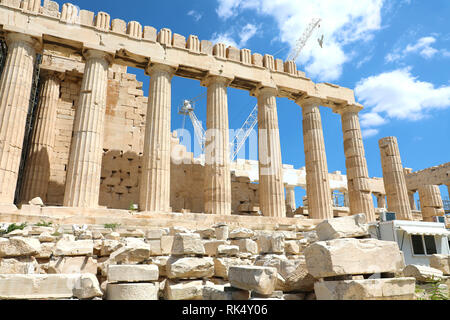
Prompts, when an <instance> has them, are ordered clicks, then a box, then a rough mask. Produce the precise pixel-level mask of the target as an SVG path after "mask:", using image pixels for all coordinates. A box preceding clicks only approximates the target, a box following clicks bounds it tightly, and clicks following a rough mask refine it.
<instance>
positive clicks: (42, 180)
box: [21, 71, 60, 203]
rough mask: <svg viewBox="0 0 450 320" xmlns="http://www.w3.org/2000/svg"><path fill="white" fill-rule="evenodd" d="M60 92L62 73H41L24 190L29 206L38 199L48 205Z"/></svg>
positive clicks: (23, 199)
mask: <svg viewBox="0 0 450 320" xmlns="http://www.w3.org/2000/svg"><path fill="white" fill-rule="evenodd" d="M59 92H60V79H59V77H58V74H57V73H55V72H52V71H49V72H45V71H41V91H40V96H39V103H38V107H37V111H36V119H35V126H34V128H33V135H32V137H31V144H30V151H29V153H28V158H27V162H26V166H25V176H24V180H23V187H22V188H23V189H22V196H21V198H22V201H23V202H25V203H26V202H28V201H30V200H31V199H33V198H35V197H40V198H41V199H42V200H43V201H44V203H45V202H46V201H47V190H48V183H49V180H50V164H51V163H52V157H53V149H54V147H55V125H56V124H55V123H56V110H57V108H58V101H59Z"/></svg>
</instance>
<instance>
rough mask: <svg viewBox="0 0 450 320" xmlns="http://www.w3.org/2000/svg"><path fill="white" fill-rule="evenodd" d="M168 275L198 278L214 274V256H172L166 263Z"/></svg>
mask: <svg viewBox="0 0 450 320" xmlns="http://www.w3.org/2000/svg"><path fill="white" fill-rule="evenodd" d="M166 272H167V276H168V277H169V278H170V279H176V278H178V279H196V278H203V277H212V276H213V275H214V261H213V259H212V258H209V257H205V258H193V257H187V258H177V257H171V258H170V259H169V260H168V261H167V265H166Z"/></svg>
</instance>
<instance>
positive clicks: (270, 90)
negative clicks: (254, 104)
mask: <svg viewBox="0 0 450 320" xmlns="http://www.w3.org/2000/svg"><path fill="white" fill-rule="evenodd" d="M250 95H251V96H253V97H259V96H265V95H271V96H278V88H277V87H268V86H258V87H256V88H255V89H253V90H251V91H250Z"/></svg>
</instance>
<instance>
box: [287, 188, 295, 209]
mask: <svg viewBox="0 0 450 320" xmlns="http://www.w3.org/2000/svg"><path fill="white" fill-rule="evenodd" d="M286 207H287V210H288V212H289V211H290V212H289V213H294V212H295V210H296V209H297V204H296V203H295V188H294V186H286Z"/></svg>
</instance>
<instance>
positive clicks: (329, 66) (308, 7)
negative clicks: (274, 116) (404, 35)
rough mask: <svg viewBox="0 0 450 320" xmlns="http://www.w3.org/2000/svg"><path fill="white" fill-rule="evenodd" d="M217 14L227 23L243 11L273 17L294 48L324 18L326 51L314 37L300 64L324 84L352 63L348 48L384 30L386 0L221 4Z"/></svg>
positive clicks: (222, 0) (231, 0)
mask: <svg viewBox="0 0 450 320" xmlns="http://www.w3.org/2000/svg"><path fill="white" fill-rule="evenodd" d="M218 1H219V7H218V8H217V10H216V11H217V14H218V15H219V17H221V18H223V19H229V18H230V17H233V16H236V15H238V14H239V13H240V12H241V11H242V10H249V9H251V10H256V12H257V13H259V14H264V15H268V16H271V17H273V18H274V19H275V21H276V22H277V24H278V28H279V32H280V40H281V41H282V42H286V43H288V44H289V45H290V46H291V48H293V47H294V46H295V43H296V41H297V39H298V38H299V37H300V36H301V34H302V33H303V32H304V30H306V28H307V26H308V24H309V23H310V21H311V20H312V19H313V18H316V17H320V18H322V23H321V29H320V34H319V36H321V35H322V34H323V35H324V39H325V41H324V44H323V49H321V48H320V46H319V45H318V44H317V41H316V38H317V37H318V36H317V34H314V35H313V36H312V37H311V39H310V41H309V42H308V44H307V45H306V46H305V48H304V49H303V51H302V53H301V55H300V57H299V59H298V60H297V62H299V63H300V64H301V65H302V66H303V67H301V69H305V70H306V72H307V74H308V75H309V76H312V77H315V78H318V79H319V80H321V81H333V80H337V79H338V78H339V77H340V76H341V74H342V67H343V64H344V63H346V62H348V61H349V60H350V58H351V57H350V56H349V54H348V53H347V52H346V50H345V49H344V47H345V45H348V44H353V43H356V42H360V41H369V40H370V39H371V33H372V32H374V31H375V30H379V29H380V27H381V26H380V25H381V7H382V6H383V3H384V0H359V1H354V0H340V1H335V0H321V1H311V0H251V1H248V0H218Z"/></svg>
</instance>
